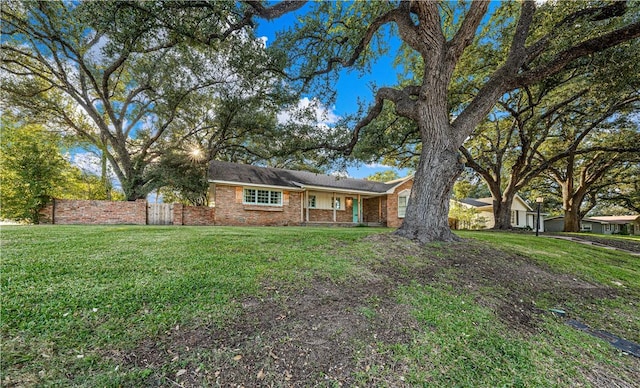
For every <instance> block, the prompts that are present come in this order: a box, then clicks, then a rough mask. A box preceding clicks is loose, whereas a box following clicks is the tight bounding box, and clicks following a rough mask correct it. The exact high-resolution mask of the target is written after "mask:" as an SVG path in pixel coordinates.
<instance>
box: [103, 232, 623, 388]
mask: <svg viewBox="0 0 640 388" xmlns="http://www.w3.org/2000/svg"><path fill="white" fill-rule="evenodd" d="M365 240H366V241H368V242H370V243H372V244H374V245H375V252H378V254H377V255H376V257H374V258H371V257H366V258H362V257H354V258H353V260H355V261H356V262H358V264H359V265H361V266H362V267H363V271H367V272H368V273H371V274H374V275H375V276H363V277H362V278H359V279H358V280H357V281H350V282H346V283H342V284H336V283H332V282H331V281H328V280H326V279H316V280H314V281H313V282H311V283H310V284H308V285H306V286H305V287H304V288H302V289H295V288H292V287H289V286H286V287H285V286H284V285H282V287H280V286H278V285H274V284H269V285H266V284H265V285H264V293H263V295H262V296H261V297H260V298H255V297H254V298H248V299H246V300H242V301H238V303H239V305H240V306H241V307H240V310H241V311H240V313H239V314H238V316H237V317H236V318H235V319H230V320H229V322H228V324H227V325H225V327H224V328H217V327H212V326H207V325H200V326H195V327H190V328H181V327H176V328H174V329H173V330H172V331H170V332H168V333H166V334H165V335H163V336H160V337H159V338H150V339H148V340H146V341H144V342H143V343H141V344H139V345H138V346H137V347H136V348H135V349H134V350H133V351H130V352H126V353H120V354H110V355H109V357H110V358H112V359H114V361H116V362H118V364H121V365H123V367H125V368H131V367H137V368H149V369H151V370H153V371H154V372H153V374H152V375H151V376H150V377H149V379H148V381H146V382H145V384H146V385H148V386H160V385H172V384H175V385H177V386H185V387H191V386H211V385H214V386H215V385H217V386H230V387H233V386H246V387H249V386H291V387H302V386H318V385H322V386H325V385H326V386H336V385H337V386H350V385H354V384H355V383H356V379H357V376H358V374H360V375H361V376H363V375H365V374H366V373H365V372H366V371H368V368H370V367H371V366H372V365H375V366H376V367H380V366H382V367H384V368H386V370H387V371H389V370H390V371H391V372H392V373H388V374H384V376H395V377H398V376H402V375H403V374H404V373H405V372H406V371H407V367H406V366H405V365H403V364H402V362H398V361H396V360H393V359H391V358H390V357H389V356H388V355H386V354H382V353H379V352H377V351H376V349H379V345H380V344H381V343H382V344H399V343H408V342H410V341H411V340H412V338H413V336H414V334H415V332H416V331H417V330H418V329H417V328H418V325H417V322H416V321H415V319H414V318H413V316H412V315H411V311H410V308H409V307H408V306H405V305H402V304H400V303H398V301H397V299H396V296H395V290H396V289H397V287H398V286H399V285H403V284H409V283H410V282H414V281H415V282H418V283H421V284H429V283H442V282H445V283H449V284H451V285H453V286H454V289H456V290H460V292H465V291H464V290H472V291H479V290H481V289H483V288H487V287H490V288H491V289H492V290H494V291H495V292H491V293H490V294H491V297H487V296H482V295H487V293H482V292H474V295H478V296H477V301H478V303H481V304H482V305H485V306H487V307H489V308H491V309H493V311H495V314H496V317H498V318H499V319H500V320H501V321H503V322H505V323H506V324H507V326H508V327H509V328H510V329H511V330H515V331H517V332H519V333H522V332H524V333H527V332H535V331H537V329H538V323H539V316H540V314H541V312H542V311H541V310H540V309H539V308H538V307H537V304H536V301H537V300H540V298H545V300H547V301H548V300H550V299H551V300H554V301H557V302H558V303H559V304H560V305H561V304H562V303H563V302H565V301H567V300H570V301H573V302H576V301H583V302H584V303H588V302H589V301H591V300H593V299H596V298H610V297H615V295H616V291H615V290H614V289H612V288H608V287H603V286H600V285H595V284H591V283H589V282H586V281H584V280H581V279H578V278H575V277H571V276H568V275H566V274H559V273H554V272H553V271H551V270H549V269H548V268H545V267H543V266H540V265H537V264H535V263H533V262H531V261H530V260H528V259H527V258H524V257H521V256H518V255H514V254H508V253H504V252H498V251H496V250H495V249H493V248H491V247H489V246H488V245H485V244H482V243H479V242H473V241H464V242H460V243H455V244H434V245H429V246H426V247H423V246H419V245H417V244H414V243H412V242H410V241H408V240H406V239H404V238H400V237H397V236H394V235H392V234H380V235H373V236H369V237H367V238H366V239H365ZM168 365H170V366H171V367H168ZM175 365H180V367H179V368H176V367H175ZM169 368H171V369H169ZM602 378H606V373H604V372H602V373H600V374H598V375H593V379H594V380H593V381H594V382H597V381H600V380H601V379H602ZM359 382H360V383H362V381H359ZM364 383H365V384H366V385H387V386H403V384H404V383H403V382H402V381H401V380H394V381H375V382H372V381H366V382H364Z"/></svg>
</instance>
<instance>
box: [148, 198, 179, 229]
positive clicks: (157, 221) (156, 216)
mask: <svg viewBox="0 0 640 388" xmlns="http://www.w3.org/2000/svg"><path fill="white" fill-rule="evenodd" d="M147 224H148V225H173V204H171V203H150V204H147Z"/></svg>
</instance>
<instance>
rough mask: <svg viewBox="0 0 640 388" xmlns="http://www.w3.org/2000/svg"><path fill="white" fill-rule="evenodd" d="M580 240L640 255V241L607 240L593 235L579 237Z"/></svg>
mask: <svg viewBox="0 0 640 388" xmlns="http://www.w3.org/2000/svg"><path fill="white" fill-rule="evenodd" d="M576 238H579V239H580V240H586V241H591V242H593V243H596V244H599V245H605V246H609V247H613V248H618V249H623V250H625V251H630V252H635V253H640V241H634V240H631V239H620V238H615V239H614V238H606V237H598V236H593V235H579V236H576Z"/></svg>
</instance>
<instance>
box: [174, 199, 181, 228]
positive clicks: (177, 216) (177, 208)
mask: <svg viewBox="0 0 640 388" xmlns="http://www.w3.org/2000/svg"><path fill="white" fill-rule="evenodd" d="M183 209H184V205H183V204H181V203H174V204H173V224H174V225H182V224H183Z"/></svg>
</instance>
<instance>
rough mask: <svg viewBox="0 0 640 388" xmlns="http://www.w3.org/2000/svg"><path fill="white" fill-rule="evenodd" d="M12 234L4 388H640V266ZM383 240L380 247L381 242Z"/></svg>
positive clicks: (392, 241) (366, 233)
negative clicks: (627, 351) (623, 345)
mask: <svg viewBox="0 0 640 388" xmlns="http://www.w3.org/2000/svg"><path fill="white" fill-rule="evenodd" d="M387 232H388V230H385V229H375V228H349V229H343V228H293V227H288V228H224V227H136V226H110V227H109V226H104V227H87V226H38V227H33V226H31V227H30V226H16V227H3V228H2V231H1V238H2V247H1V260H2V274H1V283H0V285H1V287H2V295H1V303H2V305H1V308H2V311H1V317H0V318H1V321H0V334H1V339H2V349H0V350H1V353H0V354H1V365H0V366H1V376H0V378H1V380H0V381H1V382H2V385H3V386H12V385H16V386H25V385H47V386H49V385H63V386H66V385H78V386H141V385H146V386H150V385H151V386H174V385H179V386H180V385H182V386H203V385H207V386H216V385H220V386H229V385H231V383H240V384H244V385H245V386H255V385H272V384H273V385H276V386H279V385H293V386H307V385H311V386H314V385H321V386H337V385H338V384H340V383H342V384H347V385H359V386H372V385H375V386H414V385H423V384H426V385H430V386H454V385H457V386H470V385H474V386H502V385H506V386H531V387H534V386H535V387H537V386H555V385H580V384H582V385H592V386H601V385H602V384H603V383H607V382H613V383H616V384H618V385H619V386H633V385H634V384H637V381H640V372H638V371H639V370H640V362H639V361H638V359H635V358H633V357H630V356H628V355H624V354H622V353H620V352H618V351H616V350H615V349H613V348H612V347H610V346H609V345H608V344H607V343H606V342H603V341H601V340H598V339H596V338H593V337H590V336H588V335H586V334H584V333H581V332H578V331H575V330H574V329H571V328H569V327H568V326H567V325H565V324H564V323H563V322H562V320H561V319H559V318H557V317H554V316H553V315H551V314H549V313H547V312H546V310H547V309H548V308H563V309H565V310H567V311H568V312H569V314H570V315H571V317H573V318H577V319H580V320H582V321H584V322H585V323H588V324H589V325H591V326H593V327H595V328H604V329H606V330H609V331H611V332H613V333H615V334H617V335H620V336H622V337H625V338H627V339H629V340H633V341H636V342H640V335H639V334H638V333H640V316H639V315H640V314H639V312H638V311H639V308H638V301H639V300H640V259H639V258H638V257H633V256H631V255H627V254H624V253H617V252H612V251H609V250H605V249H601V248H597V247H589V246H578V245H577V244H575V243H571V242H567V241H560V240H551V239H543V238H538V239H536V238H535V237H534V236H529V235H522V234H506V233H488V232H467V233H463V234H462V236H463V237H465V238H469V239H472V240H470V241H467V242H464V243H456V244H433V245H429V246H426V247H420V246H417V245H415V244H413V243H410V242H408V241H405V240H402V239H398V238H395V237H393V236H390V235H388V234H386V233H387ZM381 233H382V234H381Z"/></svg>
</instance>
